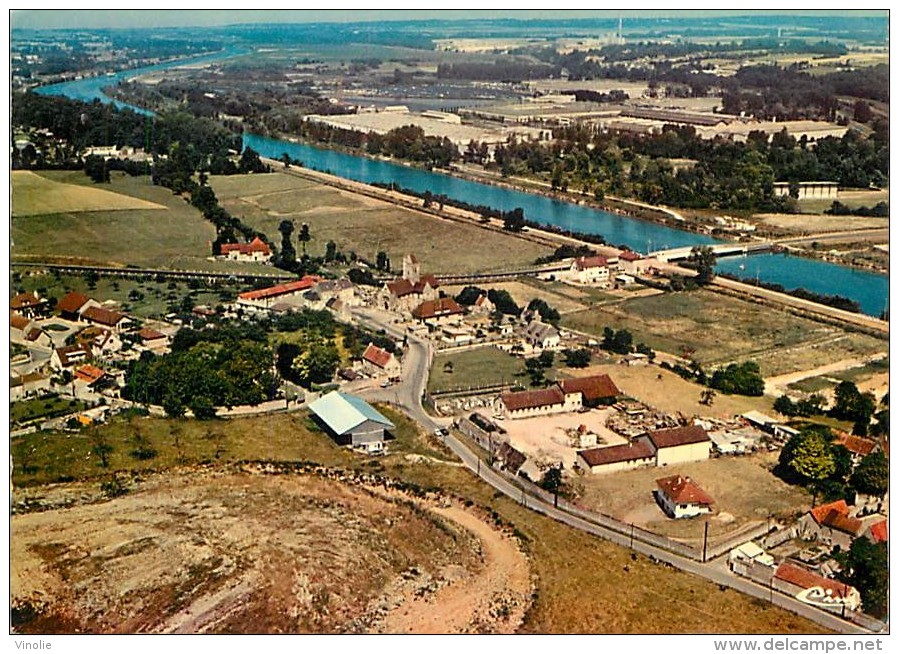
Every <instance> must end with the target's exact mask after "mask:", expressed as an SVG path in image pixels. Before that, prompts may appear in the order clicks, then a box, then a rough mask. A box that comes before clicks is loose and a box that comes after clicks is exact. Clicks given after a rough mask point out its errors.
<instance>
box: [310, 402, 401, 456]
mask: <svg viewBox="0 0 899 654" xmlns="http://www.w3.org/2000/svg"><path fill="white" fill-rule="evenodd" d="M309 410H310V411H312V413H313V414H314V415H315V416H316V417H317V418H318V419H319V420H320V421H321V422H322V423H323V424H324V425H325V426H326V427H327V428H328V430H329V431H330V432H331V435H332V437H333V438H334V440H335V441H337V443H338V444H340V445H351V446H352V447H355V448H359V449H362V450H365V451H366V452H369V453H373V452H380V451H382V450H383V449H384V441H386V440H387V432H388V430H391V429H395V427H396V426H395V425H394V424H393V423H392V422H390V420H388V419H387V418H386V417H384V416H383V415H382V414H381V413H380V412H378V410H377V409H375V408H374V407H373V406H371V405H370V404H369V403H368V402H366V401H365V400H363V399H362V398H360V397H356V396H354V395H347V394H346V393H341V392H339V391H332V392H331V393H328V394H327V395H323V396H322V397H320V398H318V399H317V400H316V401H315V402H313V403H312V404H310V405H309Z"/></svg>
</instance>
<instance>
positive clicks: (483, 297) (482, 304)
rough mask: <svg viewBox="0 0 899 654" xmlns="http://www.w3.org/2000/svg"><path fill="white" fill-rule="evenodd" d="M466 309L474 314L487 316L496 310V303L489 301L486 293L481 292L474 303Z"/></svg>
mask: <svg viewBox="0 0 899 654" xmlns="http://www.w3.org/2000/svg"><path fill="white" fill-rule="evenodd" d="M468 310H469V311H471V313H473V314H476V315H487V316H489V315H490V314H491V313H493V312H494V311H496V305H495V304H493V302H491V301H490V298H489V297H487V294H486V293H481V294H480V295H478V299H477V300H475V301H474V304H472V305H471V306H470V307H468Z"/></svg>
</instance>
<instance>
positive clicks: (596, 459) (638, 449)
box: [577, 437, 656, 474]
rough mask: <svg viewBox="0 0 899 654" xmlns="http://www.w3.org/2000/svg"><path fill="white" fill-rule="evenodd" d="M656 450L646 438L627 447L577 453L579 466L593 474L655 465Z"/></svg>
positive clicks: (594, 449)
mask: <svg viewBox="0 0 899 654" xmlns="http://www.w3.org/2000/svg"><path fill="white" fill-rule="evenodd" d="M655 454H656V453H655V448H654V447H653V445H652V442H650V440H649V439H648V438H646V437H640V438H636V439H634V440H633V441H631V442H630V443H627V444H625V445H612V446H610V447H597V448H593V449H590V450H581V451H579V452H578V453H577V463H578V466H579V467H581V468H583V469H584V470H585V471H587V472H591V473H593V474H604V473H608V472H620V471H622V470H634V469H635V468H645V467H648V466H652V465H655Z"/></svg>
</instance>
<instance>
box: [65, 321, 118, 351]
mask: <svg viewBox="0 0 899 654" xmlns="http://www.w3.org/2000/svg"><path fill="white" fill-rule="evenodd" d="M75 342H76V343H86V344H88V345H90V347H91V350H92V351H93V353H94V356H97V357H105V356H108V355H110V354H114V353H116V352H118V351H119V350H121V349H122V339H120V338H119V337H118V335H116V333H115V332H113V331H112V330H109V329H106V328H105V327H101V326H99V325H91V326H90V327H85V328H84V329H82V330H81V331H80V332H78V333H77V334H76V335H75Z"/></svg>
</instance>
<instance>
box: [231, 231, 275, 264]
mask: <svg viewBox="0 0 899 654" xmlns="http://www.w3.org/2000/svg"><path fill="white" fill-rule="evenodd" d="M221 253H222V256H223V257H225V258H226V259H229V260H231V261H268V260H269V259H271V258H272V250H271V248H269V246H268V245H266V244H265V242H264V241H263V240H262V239H261V238H259V237H258V236H257V237H256V238H254V239H253V240H252V241H250V242H249V243H225V244H223V245H222V248H221Z"/></svg>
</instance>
